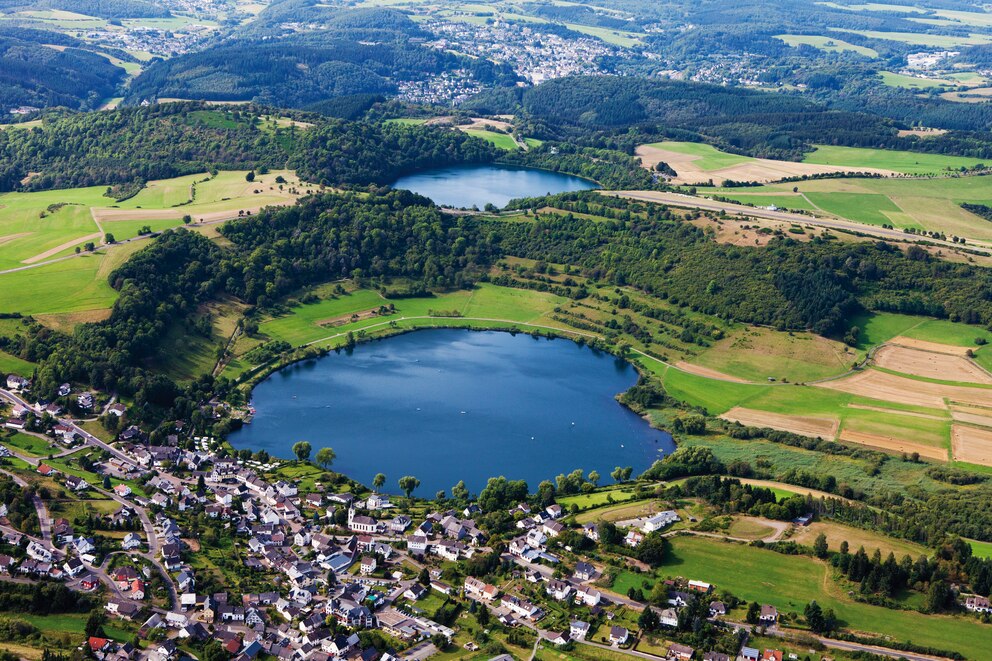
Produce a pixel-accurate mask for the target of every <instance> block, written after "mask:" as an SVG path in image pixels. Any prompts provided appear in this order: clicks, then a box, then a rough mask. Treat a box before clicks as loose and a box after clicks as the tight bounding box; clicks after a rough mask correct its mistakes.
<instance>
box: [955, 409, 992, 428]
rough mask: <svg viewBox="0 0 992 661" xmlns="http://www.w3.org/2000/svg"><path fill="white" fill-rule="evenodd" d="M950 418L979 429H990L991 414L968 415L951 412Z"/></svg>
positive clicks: (962, 412)
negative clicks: (977, 426) (976, 426)
mask: <svg viewBox="0 0 992 661" xmlns="http://www.w3.org/2000/svg"><path fill="white" fill-rule="evenodd" d="M951 418H953V419H954V420H956V421H958V422H967V423H968V424H972V425H979V426H981V427H992V412H986V413H984V414H982V413H968V412H967V411H956V410H955V411H951Z"/></svg>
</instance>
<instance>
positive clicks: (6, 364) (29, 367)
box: [0, 351, 34, 376]
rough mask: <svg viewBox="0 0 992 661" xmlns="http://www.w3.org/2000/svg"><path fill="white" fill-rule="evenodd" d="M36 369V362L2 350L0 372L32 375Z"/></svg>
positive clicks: (0, 352) (0, 353)
mask: <svg viewBox="0 0 992 661" xmlns="http://www.w3.org/2000/svg"><path fill="white" fill-rule="evenodd" d="M33 371H34V363H29V362H28V361H26V360H22V359H21V358H18V357H17V356H12V355H10V354H9V353H6V352H4V351H0V374H20V375H21V376H31V373H32V372H33Z"/></svg>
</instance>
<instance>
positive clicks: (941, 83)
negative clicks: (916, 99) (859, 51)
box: [878, 71, 960, 90]
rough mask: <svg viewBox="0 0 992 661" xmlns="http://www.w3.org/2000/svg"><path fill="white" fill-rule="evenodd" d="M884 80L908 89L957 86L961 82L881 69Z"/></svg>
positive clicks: (893, 85) (891, 84)
mask: <svg viewBox="0 0 992 661" xmlns="http://www.w3.org/2000/svg"><path fill="white" fill-rule="evenodd" d="M878 73H879V75H880V76H881V77H882V82H883V83H885V84H886V85H888V86H889V87H905V88H907V89H916V90H929V89H934V88H937V87H956V86H957V85H959V84H960V83H958V82H954V81H951V80H944V79H942V78H917V77H916V76H907V75H905V74H901V73H895V72H892V71H879V72H878Z"/></svg>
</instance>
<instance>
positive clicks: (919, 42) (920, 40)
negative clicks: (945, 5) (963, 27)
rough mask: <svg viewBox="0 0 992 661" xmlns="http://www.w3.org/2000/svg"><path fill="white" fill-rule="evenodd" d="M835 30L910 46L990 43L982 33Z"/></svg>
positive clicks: (948, 46) (950, 46)
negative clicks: (955, 33)
mask: <svg viewBox="0 0 992 661" xmlns="http://www.w3.org/2000/svg"><path fill="white" fill-rule="evenodd" d="M833 29H834V30H836V31H837V32H840V33H842V34H843V33H845V32H850V33H852V34H860V35H861V36H863V37H868V38H869V39H884V40H886V41H898V42H901V43H904V44H909V45H910V46H932V47H934V48H955V47H961V46H977V45H979V44H987V43H992V37H989V36H987V35H984V34H974V33H972V34H969V35H968V36H956V35H943V34H928V33H922V32H882V31H880V30H847V29H841V28H833Z"/></svg>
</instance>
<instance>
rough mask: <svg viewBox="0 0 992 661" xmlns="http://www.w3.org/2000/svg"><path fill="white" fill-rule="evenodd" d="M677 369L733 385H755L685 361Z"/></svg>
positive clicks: (676, 364) (677, 365) (677, 364)
mask: <svg viewBox="0 0 992 661" xmlns="http://www.w3.org/2000/svg"><path fill="white" fill-rule="evenodd" d="M675 367H677V368H678V369H680V370H682V371H683V372H688V373H689V374H695V375H696V376H705V377H706V378H707V379H717V380H719V381H730V382H732V383H753V382H752V381H748V380H747V379H741V378H739V377H736V376H730V375H729V374H724V373H723V372H718V371H716V370H714V369H710V368H708V367H703V366H701V365H693V364H692V363H687V362H685V361H684V360H680V361H679V362H677V363H675Z"/></svg>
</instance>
